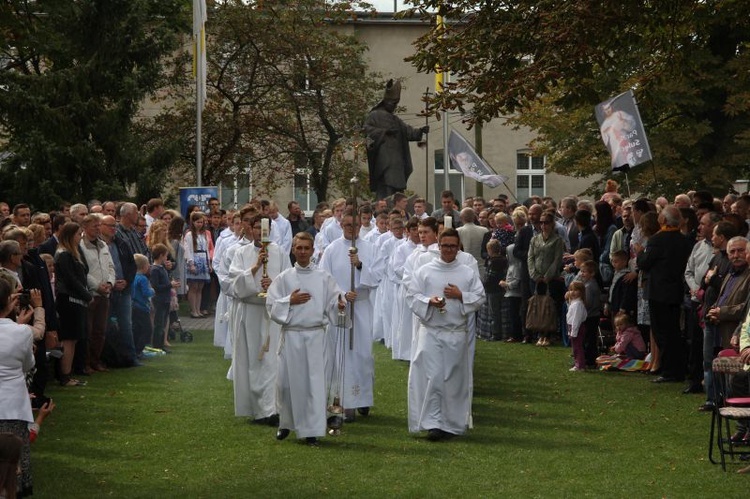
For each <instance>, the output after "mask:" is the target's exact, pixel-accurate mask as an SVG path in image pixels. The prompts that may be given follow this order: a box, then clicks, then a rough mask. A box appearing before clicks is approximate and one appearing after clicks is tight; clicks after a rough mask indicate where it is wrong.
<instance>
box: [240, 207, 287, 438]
mask: <svg viewBox="0 0 750 499" xmlns="http://www.w3.org/2000/svg"><path fill="white" fill-rule="evenodd" d="M264 220H266V221H267V222H265V223H268V222H269V221H270V218H269V217H268V216H266V215H260V216H256V217H254V219H253V222H252V235H253V240H254V244H247V245H245V246H242V247H241V248H239V249H238V250H237V251H236V253H235V255H234V258H233V260H232V265H231V266H230V268H229V280H230V281H231V283H232V294H233V295H234V300H235V302H236V308H235V313H236V321H235V322H234V326H235V328H236V329H235V335H234V340H235V341H234V343H233V345H234V351H233V354H232V375H233V381H234V414H235V416H244V417H250V418H252V419H253V420H255V421H256V422H259V423H262V424H268V425H272V426H276V425H277V424H278V418H277V417H276V414H277V412H276V372H277V369H278V364H277V359H278V357H277V355H276V353H277V351H278V348H279V339H280V335H281V327H280V326H279V325H278V324H277V323H276V322H273V321H271V320H270V318H269V316H268V314H267V313H266V298H265V296H259V294H260V293H265V292H266V290H267V289H268V287H269V286H270V285H271V281H272V280H273V278H275V277H276V276H277V275H279V274H281V273H282V272H283V271H285V270H287V269H289V268H290V267H291V263H290V262H289V253H287V252H286V251H284V250H283V249H282V248H281V247H280V246H279V245H277V244H276V243H273V242H270V243H266V245H265V247H264V245H263V244H261V241H262V237H261V225H262V223H264V222H263V221H264ZM273 229H274V226H273V224H270V233H272V232H273ZM270 233H269V236H270ZM264 258H267V262H266V264H265V271H266V275H265V276H264V264H263V260H264Z"/></svg>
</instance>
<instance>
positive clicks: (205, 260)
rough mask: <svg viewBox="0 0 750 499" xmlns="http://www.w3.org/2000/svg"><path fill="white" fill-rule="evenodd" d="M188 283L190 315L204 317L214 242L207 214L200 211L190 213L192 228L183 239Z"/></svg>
mask: <svg viewBox="0 0 750 499" xmlns="http://www.w3.org/2000/svg"><path fill="white" fill-rule="evenodd" d="M183 246H184V248H185V261H186V266H185V269H186V270H187V284H188V303H189V304H190V317H192V318H194V319H197V318H203V317H205V316H206V315H207V314H208V311H207V310H201V299H202V297H203V286H204V285H206V284H207V283H209V282H210V281H211V260H212V259H213V254H214V244H213V240H212V239H211V233H210V232H209V231H207V230H206V216H205V215H204V214H203V213H201V212H200V211H196V212H193V213H192V214H191V215H190V230H188V231H187V232H186V233H185V238H184V239H183Z"/></svg>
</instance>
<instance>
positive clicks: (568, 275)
mask: <svg viewBox="0 0 750 499" xmlns="http://www.w3.org/2000/svg"><path fill="white" fill-rule="evenodd" d="M593 259H594V254H593V253H592V252H591V249H589V248H583V249H579V250H578V251H576V252H575V253H573V263H571V264H568V265H566V266H565V268H564V271H565V272H564V274H563V277H564V278H565V285H566V286H570V283H571V282H573V281H574V280H576V279H578V280H580V278H579V277H578V272H579V270H580V268H581V265H583V262H589V261H592V260H593Z"/></svg>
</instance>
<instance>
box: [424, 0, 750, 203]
mask: <svg viewBox="0 0 750 499" xmlns="http://www.w3.org/2000/svg"><path fill="white" fill-rule="evenodd" d="M430 9H435V10H437V11H438V12H439V13H441V14H442V15H444V16H446V17H447V18H448V19H449V20H453V21H454V22H453V24H451V23H448V24H447V27H446V28H445V29H438V27H436V28H435V29H433V30H432V31H431V32H430V33H428V34H426V35H425V36H423V37H422V38H420V39H419V40H418V41H417V42H416V53H415V55H414V56H413V57H412V58H411V60H412V62H413V64H414V65H415V66H416V67H417V69H418V70H420V71H423V72H430V71H433V70H434V68H435V66H436V65H440V66H441V67H443V68H447V69H448V70H449V71H450V72H451V73H452V78H453V83H451V84H450V86H449V88H448V91H447V92H444V93H442V94H439V95H437V96H436V97H435V98H434V99H433V101H432V107H433V109H437V108H441V107H443V108H448V109H461V110H466V111H468V116H469V118H468V122H469V124H470V125H471V124H474V123H481V122H486V121H489V120H491V119H493V118H495V117H498V116H501V115H509V114H513V115H514V118H513V120H512V123H515V124H516V125H525V126H529V127H530V128H532V129H533V130H534V131H536V132H537V133H538V137H539V138H538V140H537V141H536V142H535V144H534V147H535V149H537V153H545V154H548V157H549V165H551V169H552V170H553V171H556V172H559V173H563V174H568V175H576V176H588V175H591V174H599V175H601V176H607V175H609V167H608V164H609V158H608V156H607V153H606V149H605V148H604V146H603V145H602V143H601V141H600V139H599V136H598V127H597V124H596V121H595V118H594V113H593V107H594V105H595V104H597V103H599V102H602V101H604V100H606V99H607V98H609V97H611V96H614V95H616V94H619V93H621V92H623V91H625V90H627V89H633V90H634V91H635V93H636V98H637V100H638V103H639V107H640V111H641V115H642V118H643V122H644V125H645V129H646V133H647V135H648V138H649V142H650V145H651V149H652V152H653V156H654V158H655V161H654V164H653V165H652V166H648V167H644V168H640V167H639V168H638V169H636V170H635V171H633V172H632V173H633V175H634V176H633V178H631V184H635V188H636V189H639V190H641V191H642V192H659V193H662V192H664V193H674V192H678V191H681V192H684V191H685V190H688V189H692V188H711V189H713V190H714V192H716V193H717V194H718V193H719V192H721V191H726V190H727V188H728V186H729V185H730V184H731V181H732V180H734V179H736V178H742V177H743V176H745V175H746V174H747V171H748V160H747V157H748V152H750V150H749V147H750V143H749V142H748V139H750V127H749V126H748V125H750V123H749V122H748V110H749V109H750V77H749V76H748V74H750V73H749V72H748V70H750V59H749V58H748V57H749V55H748V43H749V42H750V24H748V22H747V19H748V16H749V15H750V4H749V3H748V2H735V1H731V0H708V1H697V0H683V1H675V2H644V1H642V0H622V1H618V2H600V1H595V0H578V1H539V0H507V1H502V0H487V1H481V2H477V1H474V0H458V1H451V2H442V1H441V0H421V1H419V2H418V4H417V6H416V8H415V10H416V11H420V12H422V14H423V15H430V14H428V12H429V11H430Z"/></svg>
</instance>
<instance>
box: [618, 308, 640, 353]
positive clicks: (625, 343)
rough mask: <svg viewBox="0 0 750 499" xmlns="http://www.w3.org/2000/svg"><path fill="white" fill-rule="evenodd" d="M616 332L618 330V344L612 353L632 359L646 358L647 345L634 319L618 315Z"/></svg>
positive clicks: (621, 314) (626, 315) (625, 315)
mask: <svg viewBox="0 0 750 499" xmlns="http://www.w3.org/2000/svg"><path fill="white" fill-rule="evenodd" d="M615 330H617V343H615V346H614V347H612V352H614V353H616V354H617V355H619V356H621V357H627V358H630V359H638V360H643V359H644V358H646V343H645V342H644V341H643V336H641V331H640V330H639V329H638V327H637V326H636V325H635V324H634V321H633V319H632V317H630V316H629V315H628V314H624V313H620V314H617V315H616V316H615Z"/></svg>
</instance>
